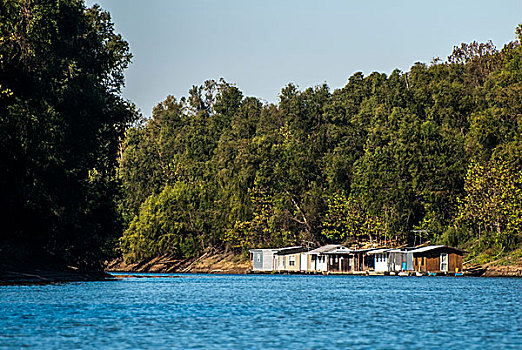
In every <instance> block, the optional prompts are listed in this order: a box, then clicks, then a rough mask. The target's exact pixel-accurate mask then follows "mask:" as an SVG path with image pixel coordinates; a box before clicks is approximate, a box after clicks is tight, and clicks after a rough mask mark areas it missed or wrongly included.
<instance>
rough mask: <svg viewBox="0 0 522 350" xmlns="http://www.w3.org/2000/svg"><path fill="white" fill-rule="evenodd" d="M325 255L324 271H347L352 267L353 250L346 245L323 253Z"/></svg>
mask: <svg viewBox="0 0 522 350" xmlns="http://www.w3.org/2000/svg"><path fill="white" fill-rule="evenodd" d="M324 255H325V256H326V262H327V267H326V271H328V272H334V273H347V272H350V271H352V268H353V252H352V250H350V249H348V248H346V247H343V246H341V247H339V248H336V249H333V250H330V251H327V252H325V253H324Z"/></svg>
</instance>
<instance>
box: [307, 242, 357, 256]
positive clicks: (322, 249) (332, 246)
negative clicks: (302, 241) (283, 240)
mask: <svg viewBox="0 0 522 350" xmlns="http://www.w3.org/2000/svg"><path fill="white" fill-rule="evenodd" d="M339 247H342V245H340V244H327V245H323V246H322V247H319V248H316V249H314V250H311V251H309V252H308V253H307V254H323V253H326V252H329V251H331V250H334V249H337V248H339ZM346 249H348V248H346Z"/></svg>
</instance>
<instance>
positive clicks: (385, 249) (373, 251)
mask: <svg viewBox="0 0 522 350" xmlns="http://www.w3.org/2000/svg"><path fill="white" fill-rule="evenodd" d="M390 250H391V249H390V248H381V249H375V250H372V251H370V252H368V254H382V253H385V252H387V251H390Z"/></svg>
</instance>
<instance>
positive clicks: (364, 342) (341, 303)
mask: <svg viewBox="0 0 522 350" xmlns="http://www.w3.org/2000/svg"><path fill="white" fill-rule="evenodd" d="M171 276H173V275H163V276H162V275H158V276H157V277H158V278H143V276H142V275H138V276H132V275H131V274H127V275H126V276H125V278H120V279H118V280H116V281H107V282H81V283H68V284H55V285H41V286H1V287H0V310H1V313H2V314H1V318H0V348H20V347H27V346H28V347H34V348H60V349H69V348H92V349H99V348H111V349H118V348H180V349H188V348H217V349H223V348H225V349H238V348H259V349H267V348H300V349H301V348H303V349H328V348H330V349H331V348H337V349H345V348H348V347H354V348H357V349H360V348H371V349H390V348H394V349H401V348H402V349H439V348H442V347H444V348H454V349H464V348H465V349H470V348H471V349H472V348H475V349H486V348H487V349H491V348H502V349H510V348H511V349H521V348H522V305H521V300H522V292H521V288H522V279H495V278H462V277H460V278H450V277H422V278H417V277H404V278H401V277H361V276H268V275H267V276H256V275H242V276H230V275H184V276H183V278H170V277H171Z"/></svg>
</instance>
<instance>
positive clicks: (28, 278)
mask: <svg viewBox="0 0 522 350" xmlns="http://www.w3.org/2000/svg"><path fill="white" fill-rule="evenodd" d="M111 278H112V276H111V275H109V274H107V273H105V272H103V271H78V270H75V269H73V268H53V267H27V266H25V267H13V266H10V267H9V266H8V267H2V268H1V269H0V285H9V284H39V283H61V282H81V281H103V280H107V279H111Z"/></svg>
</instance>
